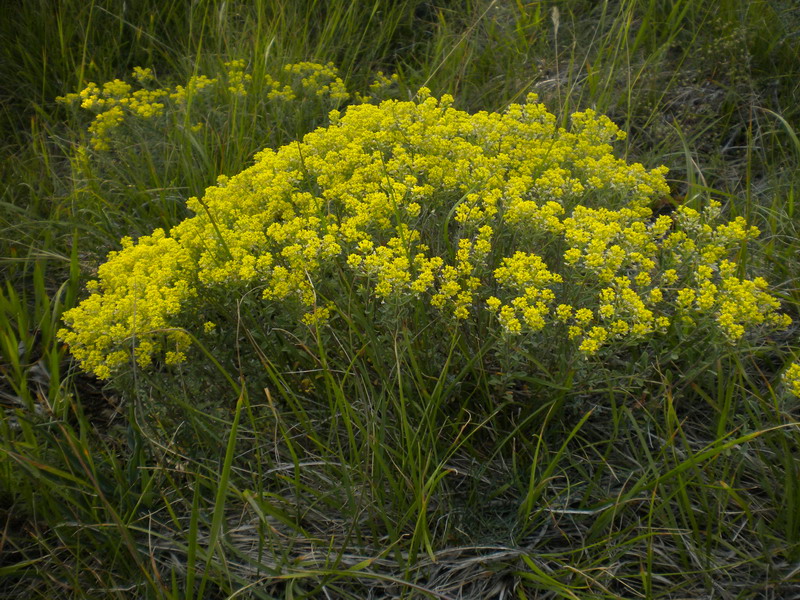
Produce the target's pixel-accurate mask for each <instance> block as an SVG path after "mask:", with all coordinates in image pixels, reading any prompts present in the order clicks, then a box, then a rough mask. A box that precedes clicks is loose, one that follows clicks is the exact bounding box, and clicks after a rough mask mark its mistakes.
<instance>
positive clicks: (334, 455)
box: [0, 0, 800, 600]
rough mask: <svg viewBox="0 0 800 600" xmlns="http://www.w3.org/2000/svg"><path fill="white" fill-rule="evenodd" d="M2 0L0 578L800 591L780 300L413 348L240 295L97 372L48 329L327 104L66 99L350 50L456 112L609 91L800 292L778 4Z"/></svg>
mask: <svg viewBox="0 0 800 600" xmlns="http://www.w3.org/2000/svg"><path fill="white" fill-rule="evenodd" d="M17 4H18V6H17V7H16V8H15V9H14V10H13V11H10V12H9V15H8V17H7V18H5V19H2V20H0V53H2V54H1V55H0V80H2V81H3V87H2V90H0V107H2V110H0V132H2V134H3V135H2V140H3V141H2V142H1V143H0V173H1V174H2V188H0V265H2V272H3V276H4V282H3V285H2V286H0V404H2V408H3V412H2V415H0V597H9V598H14V597H31V598H169V599H179V598H180V599H189V598H353V599H356V598H382V597H401V598H459V597H471V598H500V597H504V598H519V599H534V598H571V599H580V600H589V599H592V600H593V599H600V598H603V599H606V598H608V599H611V598H625V599H628V598H665V599H666V598H676V599H677V598H698V599H699V598H709V597H711V598H721V599H729V598H730V599H737V600H739V599H741V600H744V599H749V598H752V599H754V600H755V599H762V598H765V599H769V598H774V599H776V600H778V599H783V598H794V597H800V596H798V594H800V570H799V569H798V564H800V458H798V457H800V424H798V422H800V401H798V399H796V398H793V397H791V396H789V395H788V394H787V392H786V391H785V390H784V389H783V387H782V385H781V383H780V375H781V373H782V372H783V370H784V369H785V367H786V365H788V363H789V362H791V361H792V360H793V359H795V358H796V357H797V356H798V355H800V345H798V343H797V329H796V327H795V328H793V329H791V330H790V331H788V332H786V333H781V334H775V335H773V336H772V337H771V338H769V339H766V340H760V341H758V342H752V343H751V344H750V345H747V344H744V343H743V344H741V345H739V346H737V347H736V348H733V349H726V348H719V349H715V351H714V352H712V353H708V352H706V351H705V350H703V349H699V348H695V347H691V346H680V345H677V344H676V343H675V342H674V340H669V339H667V340H665V341H663V342H659V343H657V344H656V343H653V344H652V345H651V346H648V347H644V348H641V349H639V350H637V352H636V353H632V352H628V353H627V354H625V355H620V356H619V357H618V358H617V359H616V361H615V362H611V363H609V364H607V365H599V366H597V365H593V366H592V367H591V368H588V367H587V366H586V365H584V364H583V363H581V362H580V360H572V361H570V360H567V359H564V360H558V361H556V360H555V359H553V361H550V362H547V361H545V362H546V365H537V362H536V361H537V357H536V356H527V355H523V354H521V353H520V349H519V348H514V347H509V348H508V360H507V361H506V362H505V364H502V365H501V364H490V363H489V362H488V361H487V360H484V358H485V357H484V356H483V355H482V353H481V350H480V348H481V344H477V345H476V344H475V343H474V341H475V339H484V338H482V337H481V336H485V340H486V342H487V343H488V342H489V341H490V338H492V336H497V335H498V333H497V332H493V331H492V330H491V327H489V326H488V325H485V326H484V329H482V330H480V331H479V332H465V331H462V330H459V329H457V328H451V329H449V330H447V331H446V335H444V334H443V335H442V336H441V337H442V339H441V344H440V345H439V346H438V347H428V346H424V345H422V344H419V343H418V342H417V340H416V338H415V337H414V331H413V327H412V326H411V324H410V323H408V324H406V325H403V324H402V323H400V324H398V325H397V327H396V328H394V329H393V330H391V331H386V330H384V329H380V328H378V327H376V326H375V323H374V315H372V314H369V313H368V312H367V311H366V310H362V309H363V305H360V304H359V303H358V302H355V301H354V303H353V306H354V308H353V310H352V311H351V312H350V313H348V314H342V315H339V316H338V317H337V318H339V319H340V322H341V323H343V327H344V329H343V331H344V333H343V334H342V335H341V336H340V337H337V338H332V337H331V336H329V335H326V333H325V332H322V331H320V332H317V337H316V339H315V342H316V343H315V344H311V345H302V346H300V345H299V344H297V343H296V342H297V340H294V339H292V338H291V337H290V336H289V335H288V334H283V333H280V332H275V330H270V329H269V328H268V326H266V325H264V323H263V319H262V316H261V315H260V313H258V312H257V310H256V309H255V308H254V303H253V301H252V298H249V297H248V295H247V294H246V293H242V295H241V298H239V299H238V307H239V309H240V310H239V312H238V314H237V315H236V316H231V317H230V323H231V324H232V325H231V326H232V327H235V328H237V329H236V330H237V331H238V332H239V334H238V335H237V336H235V338H236V343H235V344H234V345H233V346H231V347H228V348H227V349H226V348H221V349H220V348H209V349H203V350H202V351H201V352H199V353H198V355H200V356H201V359H199V360H198V362H197V364H195V365H192V366H191V368H186V369H184V370H182V371H178V372H175V373H173V374H172V375H171V376H169V377H166V376H165V375H164V373H163V372H158V371H155V372H148V371H139V370H136V369H133V370H132V371H131V372H130V373H129V374H128V375H126V376H125V377H122V378H120V379H118V380H115V381H113V382H112V383H111V384H108V385H106V384H104V383H103V382H100V381H97V380H95V379H93V378H92V377H90V376H88V375H85V374H83V373H81V372H80V370H79V369H78V367H77V365H75V364H74V363H72V362H71V361H70V359H69V356H68V351H67V349H66V348H64V347H62V346H61V345H60V344H59V342H58V340H57V339H56V337H55V331H56V330H57V328H58V323H59V318H60V315H61V313H62V311H63V310H65V309H67V308H70V307H72V306H74V305H75V304H76V302H77V301H79V300H80V299H81V297H82V294H83V291H82V287H81V285H82V284H83V283H84V282H85V281H86V280H87V279H89V278H91V277H92V276H93V274H94V273H96V269H97V267H98V265H99V264H100V263H101V262H102V261H103V260H104V257H105V255H106V254H107V252H108V251H110V250H114V249H118V248H119V245H118V244H119V239H120V238H121V237H123V236H126V235H132V236H134V237H136V236H138V235H142V234H146V233H148V232H150V231H151V230H152V229H153V228H155V227H168V226H170V225H172V224H175V223H177V222H178V221H180V220H181V219H182V218H183V217H184V216H186V214H187V211H186V208H185V206H184V203H185V201H186V199H187V198H189V197H190V196H194V195H202V192H203V190H204V189H205V187H207V186H210V185H213V184H214V182H215V181H216V178H217V176H218V175H221V174H227V175H233V174H235V173H237V172H238V171H240V170H242V169H243V168H244V167H246V166H248V165H249V164H251V162H252V157H253V155H254V153H255V152H257V151H258V150H259V149H261V148H263V147H265V146H271V147H278V146H280V145H283V144H286V143H290V142H291V141H292V140H294V139H297V138H299V137H301V136H302V135H303V134H304V133H305V132H308V131H310V130H312V129H314V128H315V127H318V126H321V125H324V124H326V122H327V111H328V110H330V108H332V106H328V105H325V104H324V103H320V102H317V101H316V100H315V99H306V100H300V101H297V102H296V103H294V104H291V105H284V107H283V108H281V107H280V105H278V104H276V103H274V102H270V101H268V100H267V99H266V98H265V91H266V90H265V89H254V90H253V93H251V94H248V96H247V97H246V98H244V99H238V100H237V99H235V98H232V97H228V98H225V97H224V96H219V97H215V98H214V99H213V101H210V102H209V103H208V105H207V106H204V107H196V108H197V110H198V113H197V114H202V118H203V119H204V121H203V124H204V127H203V129H201V130H200V131H198V132H192V131H191V130H190V129H187V128H185V127H183V128H182V127H181V126H180V125H182V124H185V123H182V122H181V121H180V120H179V119H177V117H176V118H175V120H174V121H171V122H170V126H169V128H165V129H164V130H160V129H157V128H156V129H148V126H147V124H141V125H139V126H136V127H132V128H130V129H129V130H128V131H127V133H126V134H125V137H120V138H119V143H118V145H117V146H115V148H114V151H113V152H108V153H104V152H94V151H91V150H89V151H83V150H81V148H89V145H88V134H87V132H86V128H87V126H88V124H89V119H88V118H87V115H86V114H81V112H80V111H79V110H73V111H70V110H69V109H67V108H66V107H64V106H63V105H61V104H57V103H56V102H55V98H56V96H60V95H64V94H66V93H69V92H74V91H76V90H79V89H81V88H82V87H83V86H85V85H86V83H87V82H89V81H94V82H96V83H102V82H105V81H109V80H111V79H114V78H115V77H120V78H126V79H129V73H130V71H131V69H132V68H133V67H134V66H151V67H153V68H154V70H155V72H156V74H157V77H158V80H159V83H160V84H161V85H175V84H178V83H181V82H185V81H186V80H187V79H188V78H189V77H190V76H192V75H194V74H209V75H215V74H218V73H220V72H222V70H223V66H222V65H223V63H224V62H225V61H228V60H232V59H237V58H241V59H244V60H245V61H246V62H247V63H248V69H249V70H250V72H252V73H254V74H262V75H263V74H265V73H278V72H279V71H280V69H281V68H282V67H283V65H285V64H289V63H292V62H298V61H303V60H313V61H318V62H327V61H333V62H334V63H335V64H336V65H337V66H338V68H339V70H340V73H341V75H342V78H343V79H344V81H345V83H346V84H347V86H348V88H349V89H351V90H367V88H368V86H369V83H370V81H372V78H373V76H374V73H375V72H376V71H378V70H383V71H385V72H389V73H397V74H398V75H399V76H400V81H399V85H398V86H397V88H396V89H394V90H392V92H391V93H394V94H396V95H397V96H398V97H400V98H410V97H412V96H413V95H414V94H415V92H416V90H417V89H418V88H419V87H420V86H422V85H426V86H428V87H430V88H431V90H432V91H433V93H434V95H439V94H443V93H451V94H453V95H454V96H455V104H456V106H457V107H459V108H463V109H466V110H469V111H477V110H498V109H502V108H503V107H505V106H506V105H508V104H509V103H511V102H513V101H519V100H521V99H524V97H525V95H526V94H527V93H528V92H531V91H533V92H536V93H538V94H539V95H540V97H541V98H542V99H543V100H544V102H545V103H546V104H547V105H548V107H549V108H550V109H551V110H552V111H554V112H555V114H556V115H557V116H558V117H559V118H561V119H563V120H564V122H566V119H567V117H568V114H569V113H570V112H573V111H575V110H579V109H583V108H587V107H592V108H595V109H596V110H597V111H598V112H600V113H604V114H607V115H609V116H610V117H611V118H612V119H613V120H614V121H615V122H616V123H618V124H619V125H620V126H621V127H622V128H623V129H625V130H626V131H628V132H629V137H628V139H627V141H626V142H625V143H624V145H623V146H622V147H621V148H620V152H621V153H622V154H624V155H625V157H626V158H627V159H628V160H630V161H640V162H642V163H643V164H645V165H646V166H648V167H653V166H656V165H658V164H666V165H668V166H669V167H670V169H671V171H670V175H669V178H670V184H671V188H672V197H671V198H669V199H665V207H666V206H669V205H670V204H673V203H684V202H685V203H687V204H689V205H691V206H696V207H699V206H701V205H703V203H705V202H707V200H708V199H709V198H718V199H720V200H722V201H723V202H724V203H725V210H726V214H727V215H729V216H731V217H733V216H737V215H743V216H745V217H746V218H747V219H748V220H749V221H751V222H752V223H753V224H755V225H757V226H758V227H759V228H760V229H761V231H762V235H761V237H760V239H759V240H758V242H757V243H756V244H755V245H754V246H751V247H749V249H748V254H747V255H744V254H743V255H742V256H740V257H739V260H740V262H741V263H742V264H744V265H746V267H747V270H748V271H749V272H753V273H757V274H763V275H764V276H765V277H766V278H767V279H768V280H769V281H770V282H771V284H772V285H773V287H774V289H775V290H776V291H777V294H778V295H779V296H780V298H781V300H782V301H783V303H784V310H785V311H786V312H788V313H789V314H790V315H791V316H792V317H793V318H794V319H795V321H797V320H798V319H800V311H799V310H798V309H799V308H800V285H798V281H800V261H798V260H797V252H798V250H797V248H798V245H797V244H798V241H797V240H798V228H799V227H798V226H799V225H800V209H798V208H797V207H796V206H795V203H796V201H797V198H798V194H800V176H799V175H798V173H800V143H798V135H799V134H798V129H799V127H798V124H799V123H800V118H799V117H800V109H799V108H798V107H800V89H798V86H800V83H799V82H800V36H798V30H800V10H798V9H797V7H796V6H795V5H794V3H793V2H789V1H787V2H767V1H756V2H744V1H738V0H719V1H718V2H713V3H712V2H698V1H696V0H679V1H676V2H661V1H656V0H614V1H611V0H608V1H605V2H590V1H581V0H573V1H570V2H559V3H554V2H547V1H545V2H524V1H519V2H499V1H489V0H460V1H451V2H444V1H443V0H441V1H422V0H407V1H405V2H384V1H368V2H345V1H339V0H336V1H331V2H325V3H322V2H314V1H311V0H308V1H302V2H299V1H298V2H289V1H285V2H252V3H250V2H216V1H205V2H197V3H191V4H190V3H164V2H135V3H127V4H126V5H125V8H124V9H123V7H122V4H121V3H117V2H111V1H108V0H97V1H95V2H91V3H88V4H87V3H85V2H83V3H82V2H74V1H72V0H69V1H63V2H43V1H40V2H24V3H23V2H20V3H17ZM556 5H557V8H558V12H557V13H556V12H555V8H556ZM262 79H263V78H262ZM200 108H202V112H201V111H200ZM179 116H180V115H179ZM187 118H188V117H187ZM187 122H188V121H187ZM343 285H346V282H343ZM357 293H358V292H357V290H352V294H353V295H354V297H355V295H357ZM220 305H222V304H220ZM358 306H361V307H362V309H359V308H357V307H358ZM268 335H273V336H277V341H271V342H270V347H272V348H276V349H278V351H277V352H276V353H275V354H271V355H265V354H264V353H263V352H261V348H262V347H264V344H263V341H264V339H265V336H268ZM469 335H472V336H473V337H472V338H470V337H468V336H469ZM476 348H477V349H478V350H477V351H476ZM552 364H556V365H557V368H553V367H552V366H549V365H552ZM436 365H444V366H443V367H441V368H440V367H437V366H436Z"/></svg>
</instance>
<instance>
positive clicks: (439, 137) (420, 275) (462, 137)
mask: <svg viewBox="0 0 800 600" xmlns="http://www.w3.org/2000/svg"><path fill="white" fill-rule="evenodd" d="M418 98H419V101H417V102H401V101H397V100H390V101H384V102H382V103H380V104H379V105H374V104H361V105H354V106H351V107H349V108H348V109H347V111H346V113H345V114H340V113H339V112H338V111H333V112H331V114H330V125H329V126H328V127H326V128H320V129H318V130H316V131H314V132H312V133H310V134H308V135H306V136H305V138H304V139H303V140H302V141H298V142H296V143H292V144H288V145H286V146H283V147H281V148H279V149H278V150H265V151H263V152H261V153H260V154H259V155H258V156H257V158H256V161H255V164H254V165H253V166H252V167H250V168H248V169H246V170H244V171H243V172H241V173H239V174H238V175H236V176H234V177H231V178H226V177H221V178H220V179H219V181H218V185H217V186H215V187H211V188H209V189H208V190H207V191H206V194H205V197H203V198H192V199H190V200H189V208H190V209H191V210H192V211H193V212H194V213H195V214H194V216H193V217H191V218H188V219H186V220H184V221H183V222H181V223H179V224H178V225H176V226H175V227H173V228H172V229H171V230H170V231H169V232H167V231H164V230H162V229H156V230H155V231H154V232H153V233H152V235H149V236H144V237H141V238H140V239H138V240H137V241H136V242H134V241H133V240H131V239H129V238H126V239H123V240H122V250H120V251H118V252H112V253H111V254H110V255H109V257H108V261H107V262H106V263H105V264H103V265H102V266H101V267H100V269H99V272H98V278H97V280H96V281H93V282H91V283H90V284H89V291H90V292H91V295H90V296H89V297H88V298H87V299H86V300H84V301H83V302H82V303H81V304H80V305H79V306H78V307H76V308H74V309H72V310H70V311H68V312H67V313H66V314H65V316H64V320H65V323H66V328H65V329H63V330H62V331H61V332H60V336H61V339H63V341H64V342H66V343H67V344H69V347H70V349H71V352H72V354H73V355H74V356H75V358H77V359H78V360H79V361H80V363H81V364H82V366H83V367H84V368H85V369H86V370H88V371H91V372H93V373H94V374H96V375H97V376H98V377H101V378H109V377H111V376H112V374H113V373H115V371H117V370H119V369H120V368H122V367H123V366H124V365H127V364H130V361H131V358H133V359H135V361H136V363H138V365H139V366H140V367H147V366H148V365H151V363H152V362H153V361H154V359H155V360H157V361H158V362H163V363H166V364H178V363H182V362H185V361H187V360H189V358H188V357H189V354H190V348H191V346H192V343H191V340H192V338H193V337H194V338H196V339H198V340H204V341H205V344H207V345H209V346H210V347H213V345H214V343H221V342H220V339H221V338H220V330H228V331H229V330H230V329H231V328H230V327H227V326H223V327H218V326H219V325H221V323H220V321H228V322H229V323H231V322H233V321H235V319H236V312H237V307H236V305H235V300H236V299H237V298H242V297H244V296H248V297H249V298H252V297H257V298H258V299H257V301H256V302H255V304H253V303H252V302H251V308H252V309H253V310H255V311H256V313H257V314H258V313H259V312H262V313H263V314H264V315H267V314H269V315H275V314H278V315H279V316H280V324H281V329H282V330H289V331H290V332H291V335H292V336H294V339H296V340H300V342H301V343H302V340H304V339H314V340H319V339H323V338H324V336H322V337H319V335H320V333H324V332H326V331H327V332H329V334H330V335H329V337H328V338H327V339H329V340H338V339H339V338H338V337H337V330H339V329H346V328H347V323H348V322H349V321H348V319H349V317H348V315H349V314H351V313H352V312H353V311H354V310H355V308H357V310H358V311H359V312H360V313H362V314H370V315H372V316H373V321H372V322H374V323H376V324H377V325H376V326H378V327H384V328H385V329H386V330H387V331H394V330H395V329H396V328H397V325H398V323H401V322H402V323H412V324H413V325H412V328H413V329H414V331H415V335H416V336H418V337H421V339H426V338H425V337H424V336H426V335H428V336H429V338H427V341H426V342H425V343H427V344H430V345H435V344H437V343H441V341H440V340H441V338H438V337H437V336H438V335H439V333H440V332H441V327H442V326H444V327H446V328H449V330H451V331H452V330H454V329H458V328H462V329H469V328H470V327H473V328H481V327H482V328H483V331H489V332H491V335H490V337H489V339H490V340H491V339H493V340H495V344H494V345H493V346H492V345H491V344H490V346H489V347H488V348H484V350H483V352H484V354H482V356H485V357H487V359H491V357H492V356H499V355H500V354H501V353H502V349H503V348H507V347H508V342H509V340H514V341H513V343H514V344H517V345H521V346H525V347H526V348H528V349H529V350H530V351H531V352H533V353H534V355H537V356H541V357H542V360H543V361H546V357H547V356H551V355H559V354H562V355H563V354H564V353H567V354H569V353H572V354H573V355H582V356H584V357H591V356H600V357H602V356H603V354H604V353H607V352H619V351H620V350H621V349H624V348H626V347H628V348H630V347H631V346H636V345H638V344H642V343H646V342H648V341H651V340H653V339H656V338H658V337H659V336H660V337H665V336H671V337H672V338H673V339H681V338H683V337H686V336H692V335H697V332H702V339H703V340H705V343H710V344H723V343H729V344H733V343H737V342H738V341H739V340H741V339H742V338H743V337H745V336H751V337H753V336H756V337H757V336H759V335H763V333H764V332H765V331H766V330H768V329H770V328H785V327H787V326H788V325H789V324H790V319H789V317H788V316H787V315H785V314H782V313H781V312H780V306H779V302H778V300H777V299H776V298H775V297H774V295H772V294H771V293H770V291H769V286H768V283H767V282H766V281H765V280H764V279H763V278H761V277H755V278H747V277H746V275H745V274H744V272H743V269H742V268H741V265H739V264H738V263H737V262H735V260H733V257H734V256H735V255H736V254H737V253H738V252H740V251H741V250H742V247H743V245H744V244H745V243H746V242H747V241H748V240H750V239H752V238H754V237H755V236H757V235H758V230H757V229H756V228H755V227H752V226H749V225H748V224H747V223H746V222H745V221H744V219H742V218H741V217H739V218H736V219H735V220H733V221H730V222H726V221H725V220H723V219H721V218H720V212H721V211H720V205H719V203H717V202H714V201H710V202H707V203H706V206H704V207H702V208H701V207H697V208H698V209H699V210H695V209H693V208H689V207H686V206H682V207H679V208H678V209H677V210H676V211H675V213H674V214H673V215H671V216H663V215H662V216H658V217H657V218H656V217H655V216H654V215H653V212H652V210H651V209H650V206H652V205H653V204H654V202H655V201H656V200H657V199H659V198H660V197H663V196H664V195H666V194H667V193H668V191H669V190H668V187H667V185H666V182H665V179H664V176H665V173H666V169H665V168H663V167H660V168H656V169H653V170H647V169H645V168H644V167H643V166H642V165H640V164H628V163H626V162H625V161H624V160H622V159H618V158H616V157H615V156H614V155H613V153H612V146H611V143H612V142H613V141H614V140H616V139H621V138H622V137H623V136H624V132H622V131H620V130H619V129H618V128H617V126H616V125H615V124H614V123H612V122H611V121H610V120H609V119H608V118H606V117H603V116H598V115H596V114H595V113H594V112H593V111H591V110H587V111H584V112H579V113H575V114H573V115H572V116H571V126H570V128H569V129H568V130H567V129H564V128H561V127H559V126H558V125H557V123H556V119H555V117H554V116H553V115H552V114H550V113H548V111H547V110H546V109H545V107H544V106H543V105H542V104H538V103H537V99H536V97H535V96H534V95H531V96H529V97H528V99H527V102H526V103H525V104H512V105H511V106H509V107H508V109H507V110H506V111H505V112H503V113H502V114H499V113H486V112H481V113H477V114H468V113H466V112H463V111H460V110H457V109H455V108H453V107H452V106H451V103H452V98H450V97H448V96H443V97H442V98H441V100H436V99H435V98H433V97H429V92H428V91H427V90H425V89H423V90H420V93H419V94H418ZM95 133H99V132H95ZM95 143H97V142H95ZM254 291H257V294H254ZM226 303H227V304H226ZM354 307H355V308H354ZM474 331H475V329H473V332H474ZM437 340H438V341H437ZM264 343H265V344H266V346H267V347H264V348H262V349H263V350H264V352H265V353H266V354H267V355H269V351H270V348H269V347H268V346H269V339H266V340H265V342H264ZM481 343H482V342H481ZM354 352H355V350H354ZM444 354H446V352H445V353H444ZM788 373H789V375H788V379H789V383H790V385H792V386H794V389H795V391H797V388H798V387H800V384H798V381H800V368H798V367H792V368H791V369H790V370H789V372H788ZM795 376H797V377H795ZM795 380H797V381H795Z"/></svg>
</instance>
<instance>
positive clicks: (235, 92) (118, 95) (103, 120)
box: [56, 59, 386, 152]
mask: <svg viewBox="0 0 800 600" xmlns="http://www.w3.org/2000/svg"><path fill="white" fill-rule="evenodd" d="M222 66H223V69H222V72H221V73H219V74H218V75H217V76H216V77H208V76H207V75H199V74H198V75H192V76H191V77H190V78H189V79H188V80H187V81H186V82H185V84H182V85H175V86H171V87H158V86H157V85H156V84H157V81H156V77H155V74H154V73H153V70H152V69H149V68H142V67H134V69H133V73H132V74H131V77H132V79H133V80H135V82H136V85H137V86H138V87H139V89H134V85H132V84H130V83H127V82H125V81H123V80H121V79H114V80H113V81H109V82H106V83H104V84H102V85H97V84H95V83H91V82H90V83H89V84H87V85H86V87H85V88H84V89H82V90H81V91H79V92H76V93H71V94H66V95H65V96H60V97H58V98H56V100H57V101H58V102H61V103H63V104H67V105H77V106H79V107H80V108H81V109H83V110H86V111H89V112H91V113H93V114H94V115H95V116H94V120H93V121H92V122H91V123H90V124H89V127H88V131H89V134H90V138H89V144H90V146H91V147H92V148H93V149H94V150H96V151H100V152H103V151H109V150H111V148H112V145H113V144H115V143H118V144H124V143H125V142H126V138H125V136H124V135H123V133H124V132H123V131H122V130H124V125H125V124H126V123H143V122H154V121H155V120H157V119H160V118H172V119H173V120H174V121H175V122H174V123H169V124H168V128H169V127H173V128H174V127H184V126H185V127H188V128H190V129H191V130H192V131H199V130H200V129H202V128H203V126H204V122H205V121H206V120H207V119H208V118H209V117H208V114H209V113H210V112H213V111H212V110H211V109H212V107H213V106H218V105H219V104H221V102H219V101H218V102H208V100H209V96H211V95H216V96H220V95H222V96H224V100H225V104H228V105H231V104H233V103H234V102H236V101H237V100H241V99H243V98H247V97H248V95H250V96H252V95H258V94H261V93H265V94H266V98H267V100H274V101H276V102H290V101H295V100H305V99H312V100H314V104H315V108H317V109H321V108H325V107H327V109H328V110H329V109H331V108H334V107H336V106H338V105H339V104H341V103H342V102H344V101H345V100H347V99H348V98H349V97H350V94H349V93H348V91H347V88H346V86H345V84H344V82H343V81H342V79H341V77H340V76H339V72H338V70H337V69H336V67H335V66H334V65H333V64H332V63H328V64H325V65H322V64H318V63H313V62H301V63H293V64H288V65H285V66H284V68H283V69H282V71H281V72H280V73H278V75H277V77H273V76H272V75H270V74H265V75H264V76H263V80H262V81H256V80H254V76H253V74H252V73H251V72H250V70H249V69H248V65H247V64H246V63H245V61H244V60H241V59H235V60H230V61H227V62H225V63H223V65H222ZM381 77H382V78H383V79H386V78H385V77H384V76H383V75H382V74H381ZM192 107H193V110H192ZM295 109H296V106H295Z"/></svg>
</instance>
